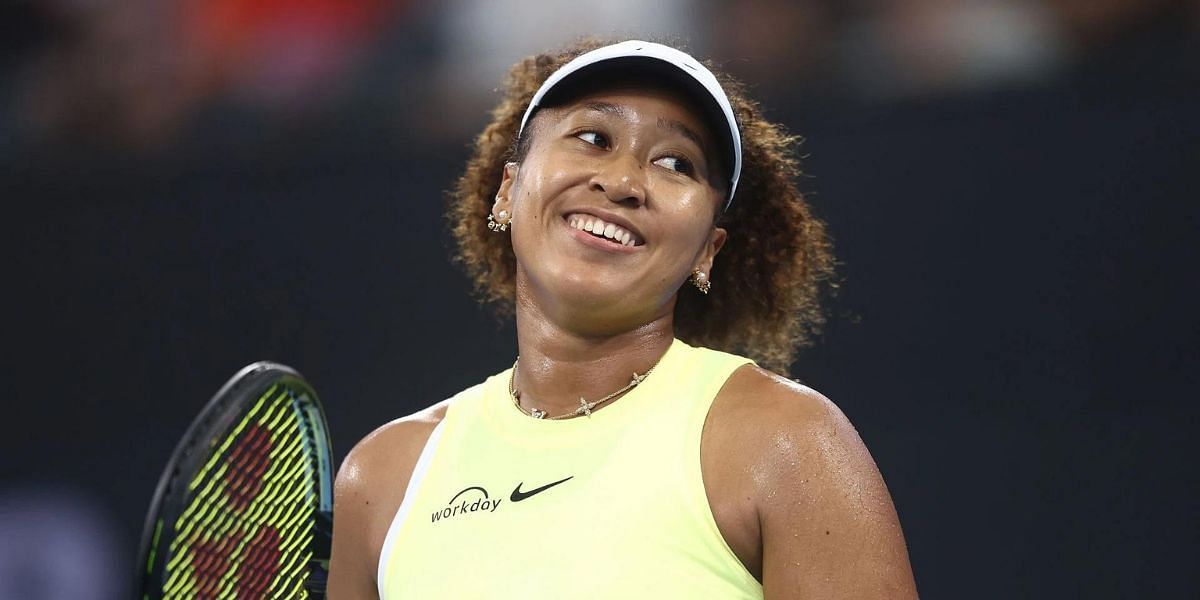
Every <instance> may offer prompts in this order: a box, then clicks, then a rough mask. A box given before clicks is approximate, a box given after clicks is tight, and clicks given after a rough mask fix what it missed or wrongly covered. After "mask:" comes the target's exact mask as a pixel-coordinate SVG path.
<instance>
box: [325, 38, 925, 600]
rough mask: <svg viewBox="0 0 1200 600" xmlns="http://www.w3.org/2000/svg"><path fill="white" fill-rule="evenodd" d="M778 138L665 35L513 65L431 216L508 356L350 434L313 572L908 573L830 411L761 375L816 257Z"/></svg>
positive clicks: (781, 587)
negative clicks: (494, 321)
mask: <svg viewBox="0 0 1200 600" xmlns="http://www.w3.org/2000/svg"><path fill="white" fill-rule="evenodd" d="M793 143H794V140H793V138H790V137H789V136H787V135H786V134H785V133H784V132H783V131H782V130H781V128H780V127H778V126H776V125H774V124H772V123H770V122H768V121H766V120H764V119H763V117H762V116H761V115H760V112H759V110H758V108H757V106H756V105H755V104H754V103H753V102H752V101H750V100H749V99H747V98H746V97H745V96H744V94H743V92H742V90H741V88H740V87H739V86H738V85H736V84H735V83H734V82H732V81H731V80H730V79H729V78H727V77H725V76H720V75H715V74H714V73H713V72H712V71H711V70H710V68H708V67H706V66H704V65H702V64H701V63H699V62H697V61H696V60H695V59H694V58H692V57H691V56H689V55H687V54H685V53H683V52H681V51H679V50H677V49H674V48H671V47H668V46H663V45H659V44H654V43H648V42H642V41H626V42H622V43H618V44H613V45H607V46H600V45H599V44H595V43H589V44H583V45H580V46H578V47H574V48H572V49H570V50H568V51H566V52H563V53H561V54H557V55H538V56H534V57H530V58H528V59H526V60H524V61H522V62H520V63H519V64H517V65H516V66H515V67H513V69H512V71H511V73H510V76H509V80H508V85H507V92H506V96H505V97H504V100H503V101H502V102H501V103H500V104H499V106H497V107H496V109H495V111H494V113H493V120H492V122H491V124H489V125H488V126H487V128H486V129H485V130H484V131H483V133H482V134H481V135H480V136H479V138H478V140H477V141H476V144H475V152H474V156H473V157H472V158H471V160H470V162H469V163H468V164H467V167H466V171H465V173H464V175H463V176H462V178H461V179H460V180H459V182H458V185H457V188H456V191H455V193H454V194H453V198H452V201H451V202H450V206H449V218H450V219H451V222H452V226H453V231H454V235H455V237H456V239H457V242H458V254H457V259H458V260H459V261H460V262H461V264H463V265H464V266H465V269H466V271H467V272H468V273H469V274H470V276H471V277H472V278H473V280H474V282H475V286H476V288H477V290H478V291H479V293H480V295H481V296H482V298H483V299H484V300H486V301H488V302H490V303H492V304H494V305H495V306H496V307H498V308H499V310H501V311H502V312H503V313H505V314H512V315H514V316H515V318H516V330H517V340H516V342H517V350H518V354H517V356H516V357H512V356H510V357H508V358H507V359H505V358H504V357H497V358H496V360H497V361H498V362H499V361H501V360H513V359H514V358H515V359H516V360H515V361H514V362H513V364H512V367H511V368H510V369H506V370H504V371H502V372H500V373H497V374H496V375H494V376H492V377H490V378H488V379H487V380H486V381H484V382H482V383H479V384H478V385H475V386H472V387H470V388H468V389H466V390H463V391H462V392H460V393H458V394H457V395H455V396H454V397H452V398H450V399H448V400H445V401H443V402H439V403H437V404H435V405H433V406H431V407H429V408H427V409H425V410H423V411H421V412H418V413H416V414H414V415H411V416H408V417H405V418H402V419H399V420H397V421H394V422H391V423H388V424H387V425H384V426H383V427H381V428H380V429H378V430H377V431H375V432H374V433H372V434H370V435H369V436H367V437H366V438H365V439H364V440H362V441H361V442H360V443H359V444H358V445H357V446H356V447H355V448H354V449H353V451H352V452H351V453H350V454H349V456H348V457H347V458H346V461H345V463H344V464H343V466H342V469H341V472H340V473H339V474H338V478H337V485H336V495H335V502H334V506H335V509H334V510H335V512H334V537H333V558H332V564H331V573H330V582H329V593H330V597H331V598H333V599H334V600H345V599H356V598H375V597H380V598H384V599H386V600H394V599H399V598H419V599H429V598H453V599H474V598H535V599H542V598H544V599H551V598H554V599H575V598H604V599H618V598H619V599H628V598H686V599H699V598H768V599H771V600H779V599H788V598H821V599H835V598H856V599H863V598H893V599H894V598H915V597H916V589H915V584H914V581H913V575H912V570H911V568H910V566H909V562H908V554H907V550H906V548H905V544H904V539H903V535H902V533H901V528H900V523H899V521H898V519H897V516H896V511H895V508H894V507H893V504H892V501H891V498H890V496H889V494H888V491H887V488H886V487H885V485H884V482H883V479H882V478H881V476H880V474H879V471H878V469H877V468H876V466H875V463H874V461H873V460H872V458H871V456H870V454H869V453H868V452H867V449H866V448H865V447H864V446H863V443H862V441H861V440H860V439H859V436H858V434H857V433H856V432H855V429H854V427H853V426H852V425H851V424H850V423H849V422H848V421H847V419H846V417H845V416H843V414H842V413H841V411H839V410H838V408H837V407H836V406H835V405H834V404H833V403H832V402H830V401H829V400H827V399H826V398H825V397H823V396H821V395H820V394H819V393H817V392H815V391H813V390H811V389H809V388H807V387H804V386H802V385H799V384H797V383H794V382H793V381H791V380H790V379H788V378H787V377H785V376H782V375H779V374H778V372H780V371H783V370H786V369H787V368H788V365H789V363H790V362H791V360H792V358H793V356H794V351H795V348H796V347H797V346H798V345H799V344H801V343H804V342H805V341H807V339H808V338H809V337H811V334H812V332H813V331H815V329H816V328H817V327H818V326H819V325H820V324H821V320H822V319H821V311H820V307H819V302H818V298H819V296H820V295H821V292H822V289H823V287H824V286H825V285H826V284H827V282H828V279H829V278H830V276H831V274H832V265H833V256H832V253H831V248H830V244H829V241H828V239H827V236H826V233H825V228H824V226H823V224H822V223H821V221H819V220H818V219H817V218H815V217H814V216H813V215H812V214H811V212H810V210H809V207H808V205H807V204H806V203H805V201H804V199H803V198H802V197H801V195H800V193H799V192H798V191H797V189H796V187H795V184H794V179H795V177H796V176H797V164H796V159H795V156H794V154H792V152H793V151H794V148H793ZM448 358H449V359H451V360H452V359H453V357H448ZM772 369H773V370H772Z"/></svg>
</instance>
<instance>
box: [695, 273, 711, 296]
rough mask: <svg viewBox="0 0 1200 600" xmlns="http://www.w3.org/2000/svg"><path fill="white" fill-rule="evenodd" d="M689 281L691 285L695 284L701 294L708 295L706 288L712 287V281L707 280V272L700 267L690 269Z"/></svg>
mask: <svg viewBox="0 0 1200 600" xmlns="http://www.w3.org/2000/svg"><path fill="white" fill-rule="evenodd" d="M691 282H692V285H694V286H696V289H698V290H700V293H701V294H705V295H708V290H709V289H710V288H712V282H711V281H709V280H708V274H707V273H705V272H704V271H701V270H700V269H696V270H695V271H692V277H691Z"/></svg>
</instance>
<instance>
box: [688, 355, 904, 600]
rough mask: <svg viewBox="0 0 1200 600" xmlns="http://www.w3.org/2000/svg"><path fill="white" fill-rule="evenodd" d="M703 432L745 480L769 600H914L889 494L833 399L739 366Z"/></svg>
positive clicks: (900, 535) (753, 367)
mask: <svg viewBox="0 0 1200 600" xmlns="http://www.w3.org/2000/svg"><path fill="white" fill-rule="evenodd" d="M709 427H710V428H711V429H713V430H714V432H720V434H719V435H718V436H715V437H716V439H723V440H724V443H723V444H722V445H723V446H725V447H726V448H727V449H728V451H729V452H731V453H732V454H733V455H734V457H733V458H734V461H736V462H737V463H739V466H740V468H741V469H744V470H745V472H747V473H748V474H749V476H747V477H745V478H744V479H742V482H743V484H744V486H745V488H746V489H745V490H744V493H746V494H747V495H748V496H749V497H750V502H751V503H752V504H753V507H754V512H755V514H756V517H757V521H758V523H760V525H761V531H760V532H759V535H760V543H761V544H762V545H761V548H762V557H761V561H762V562H761V564H762V581H763V586H764V593H766V595H767V597H770V598H799V597H810V596H813V597H821V598H843V597H845V598H850V597H854V598H877V597H878V598H884V597H886V598H915V597H916V588H915V584H914V582H913V577H912V570H911V567H910V566H909V562H908V551H907V548H906V546H905V543H904V537H903V533H902V531H901V528H900V522H899V519H898V517H897V515H896V510H895V507H894V505H893V503H892V499H891V495H890V494H889V493H888V490H887V486H886V485H885V483H884V481H883V477H882V475H881V474H880V472H879V469H878V467H877V466H876V464H875V460H874V459H873V458H872V457H871V454H870V452H869V451H868V450H867V447H866V445H865V444H864V443H863V441H862V439H861V437H860V436H859V434H858V431H857V430H856V429H855V428H854V426H853V425H852V424H851V423H850V420H849V419H847V418H846V415H845V414H843V412H842V411H841V409H839V408H838V407H837V405H835V404H834V403H833V402H832V401H831V400H829V399H828V398H826V397H825V396H824V395H822V394H820V393H818V392H817V391H816V390H813V389H812V388H809V387H807V386H804V385H801V384H799V383H796V382H794V381H792V380H790V379H787V378H786V377H783V376H780V375H778V374H775V373H772V372H770V371H767V370H764V369H761V368H758V367H755V366H746V367H743V368H741V369H739V370H738V371H737V372H735V373H734V374H733V376H731V377H730V379H729V381H728V382H727V383H726V385H725V388H724V389H722V391H721V393H720V395H719V396H718V398H717V401H716V402H714V405H713V410H712V413H711V414H710V424H709Z"/></svg>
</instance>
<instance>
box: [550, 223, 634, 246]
mask: <svg viewBox="0 0 1200 600" xmlns="http://www.w3.org/2000/svg"><path fill="white" fill-rule="evenodd" d="M567 225H569V226H571V227H573V228H575V229H578V230H580V231H586V232H588V233H591V234H592V235H595V236H599V237H604V238H607V239H610V240H612V241H614V242H617V243H618V244H621V245H622V246H633V245H635V244H636V242H635V241H634V238H633V233H632V232H630V231H628V230H626V229H624V228H622V227H621V226H619V225H614V224H612V223H606V222H604V221H602V220H600V219H597V218H596V217H591V216H581V215H573V216H571V218H569V219H568V220H567Z"/></svg>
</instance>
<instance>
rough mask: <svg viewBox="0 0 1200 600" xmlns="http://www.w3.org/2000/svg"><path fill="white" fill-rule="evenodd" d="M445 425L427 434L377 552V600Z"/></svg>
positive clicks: (440, 422) (382, 599)
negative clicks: (401, 532) (402, 496)
mask: <svg viewBox="0 0 1200 600" xmlns="http://www.w3.org/2000/svg"><path fill="white" fill-rule="evenodd" d="M445 424H446V419H445V417H443V418H442V420H441V421H438V424H437V426H436V427H434V428H433V433H430V434H429V439H428V440H425V447H424V448H422V449H421V456H420V458H418V459H417V464H416V466H414V467H413V472H412V477H409V479H408V487H407V488H405V490H404V500H402V501H401V502H400V508H398V509H397V510H396V516H395V517H393V518H392V524H391V526H389V527H388V532H387V537H385V538H383V548H382V549H381V550H380V551H379V568H378V570H377V573H376V575H375V587H377V588H379V600H385V597H384V593H383V592H384V585H383V584H384V581H383V575H384V570H385V569H386V568H387V564H388V558H389V556H390V555H391V553H392V547H393V546H395V545H396V537H397V536H398V535H399V534H400V527H401V526H402V525H403V524H404V520H405V518H406V517H408V512H409V511H410V510H412V505H413V501H414V500H415V499H416V497H417V490H418V489H420V487H421V481H422V480H424V479H425V474H426V473H427V472H428V471H429V463H430V461H432V460H433V451H434V449H435V448H437V444H438V440H439V439H441V437H442V426H443V425H445Z"/></svg>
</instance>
